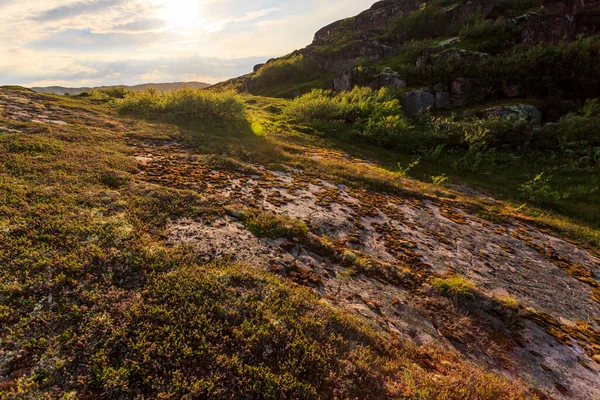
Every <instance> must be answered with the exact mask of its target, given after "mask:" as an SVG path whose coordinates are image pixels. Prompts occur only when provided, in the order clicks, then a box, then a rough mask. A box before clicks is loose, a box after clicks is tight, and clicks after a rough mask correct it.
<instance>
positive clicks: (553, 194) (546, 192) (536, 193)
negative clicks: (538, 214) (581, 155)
mask: <svg viewBox="0 0 600 400" xmlns="http://www.w3.org/2000/svg"><path fill="white" fill-rule="evenodd" d="M519 193H520V194H521V197H522V198H523V199H525V200H528V201H530V202H532V203H534V204H538V205H541V206H552V205H554V204H556V203H557V202H558V201H560V200H563V199H566V198H568V195H567V194H561V193H560V192H558V191H556V190H554V189H552V186H550V178H549V177H545V176H544V173H543V172H542V173H540V174H538V175H537V176H536V177H535V178H533V179H532V180H530V181H529V182H526V183H524V184H523V185H521V187H520V188H519Z"/></svg>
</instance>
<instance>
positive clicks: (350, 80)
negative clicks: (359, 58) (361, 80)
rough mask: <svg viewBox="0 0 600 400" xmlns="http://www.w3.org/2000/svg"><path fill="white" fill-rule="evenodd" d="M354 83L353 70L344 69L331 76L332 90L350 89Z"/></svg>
mask: <svg viewBox="0 0 600 400" xmlns="http://www.w3.org/2000/svg"><path fill="white" fill-rule="evenodd" d="M354 85H355V79H354V73H353V71H344V72H342V73H341V74H339V75H337V76H336V77H335V78H333V90H335V91H337V92H343V91H346V90H352V88H353V87H354Z"/></svg>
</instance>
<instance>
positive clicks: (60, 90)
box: [31, 82, 211, 96]
mask: <svg viewBox="0 0 600 400" xmlns="http://www.w3.org/2000/svg"><path fill="white" fill-rule="evenodd" d="M117 86H123V87H124V88H126V89H127V90H131V91H133V92H140V91H143V90H146V89H148V88H149V87H153V88H155V89H158V90H163V91H166V92H168V91H171V90H177V89H181V88H183V87H189V88H192V89H204V88H207V87H209V86H211V85H210V84H208V83H204V82H173V83H143V84H141V85H133V86H126V85H115V86H98V87H79V88H68V87H62V86H47V87H32V88H31V90H33V91H35V92H38V93H54V94H69V95H72V96H75V95H78V94H81V93H84V92H89V91H90V90H94V89H106V88H111V87H117Z"/></svg>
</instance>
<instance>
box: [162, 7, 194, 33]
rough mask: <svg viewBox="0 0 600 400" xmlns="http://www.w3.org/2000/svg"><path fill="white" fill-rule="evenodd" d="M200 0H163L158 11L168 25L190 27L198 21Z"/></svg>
mask: <svg viewBox="0 0 600 400" xmlns="http://www.w3.org/2000/svg"><path fill="white" fill-rule="evenodd" d="M201 1H202V0H163V1H162V4H163V6H162V8H161V9H160V11H159V13H160V16H161V17H162V18H164V19H165V20H167V21H168V23H169V27H171V28H180V29H190V28H192V27H194V26H195V25H196V24H198V23H199V22H200V2H201Z"/></svg>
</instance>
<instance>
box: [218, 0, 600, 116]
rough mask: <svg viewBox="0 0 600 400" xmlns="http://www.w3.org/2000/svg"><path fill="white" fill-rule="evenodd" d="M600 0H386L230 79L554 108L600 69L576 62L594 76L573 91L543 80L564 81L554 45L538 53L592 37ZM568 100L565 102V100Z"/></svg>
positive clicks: (423, 102) (259, 87) (417, 106)
mask: <svg viewBox="0 0 600 400" xmlns="http://www.w3.org/2000/svg"><path fill="white" fill-rule="evenodd" d="M599 3H600V2H598V1H590V0H580V1H562V2H561V1H556V0H543V1H542V0H525V1H520V0H519V1H517V0H469V1H466V0H464V1H420V0H384V1H379V2H377V3H375V4H374V5H373V6H372V7H371V8H370V9H369V10H367V11H365V12H363V13H361V14H359V15H357V16H355V17H352V18H347V19H345V20H341V21H337V22H334V23H332V24H330V25H328V26H326V27H324V28H323V29H321V30H319V31H318V32H317V33H316V34H315V37H314V40H313V42H312V43H311V44H310V45H309V46H307V47H306V48H304V49H300V50H297V51H295V52H293V53H292V54H290V55H288V56H286V57H283V58H280V59H273V60H269V61H268V62H267V63H266V64H260V65H257V66H256V67H255V69H254V72H253V73H252V74H250V75H247V76H245V77H242V78H238V79H235V80H233V81H231V82H229V83H232V82H233V83H235V84H236V85H237V86H238V87H239V88H240V89H242V90H246V91H248V92H250V93H254V94H264V95H275V96H283V97H295V96H298V95H299V94H301V93H305V92H307V91H309V90H311V89H313V88H331V89H333V90H336V91H344V90H350V89H351V88H352V87H354V86H357V85H359V86H368V87H371V88H374V89H378V88H381V87H386V88H390V89H393V90H395V91H396V92H397V93H398V97H399V98H400V99H401V100H402V102H403V103H404V105H405V109H406V112H407V113H409V114H410V115H415V114H416V113H418V112H422V111H424V110H426V109H428V108H429V109H431V110H444V109H450V108H462V107H463V106H465V105H469V104H482V103H486V102H493V101H497V100H502V99H536V98H537V99H540V98H541V99H544V100H548V98H549V97H552V99H553V100H554V104H547V103H548V102H546V104H542V108H543V110H540V112H541V113H543V114H544V117H546V116H549V117H550V118H554V117H556V115H559V114H562V113H564V112H565V110H568V109H569V107H571V108H572V107H573V102H574V103H575V104H579V103H580V102H582V101H584V100H585V99H586V98H589V97H593V96H591V94H593V93H597V90H598V85H597V83H596V82H597V81H596V75H595V73H590V72H589V71H583V70H582V68H584V66H582V65H579V66H578V65H577V64H576V63H575V62H573V64H574V65H573V67H572V69H573V72H574V73H576V74H577V75H578V76H586V77H588V78H589V83H590V84H591V86H589V85H587V84H586V85H584V86H587V88H582V89H580V90H578V87H577V85H569V84H568V83H567V85H568V86H570V88H569V90H568V91H567V90H565V89H564V88H562V87H558V88H556V90H554V88H550V89H548V88H545V85H546V84H545V81H548V80H552V81H554V82H553V84H556V83H557V82H560V81H561V80H563V79H568V78H567V77H566V76H559V75H560V73H561V72H559V71H545V69H546V66H545V64H546V63H552V61H551V60H549V58H550V57H552V55H550V54H549V53H550V50H546V51H548V54H546V55H545V56H544V57H545V58H544V57H541V56H536V55H535V54H534V53H535V52H536V51H537V50H536V49H538V48H539V46H544V45H550V46H555V50H553V51H554V52H555V53H559V52H562V51H565V48H564V43H566V42H571V43H581V41H582V40H584V39H583V38H594V37H595V35H596V33H597V29H598V21H599V20H600V11H599V10H600V6H599ZM561 44H562V45H561ZM561 46H563V47H561ZM573 57H574V55H573ZM542 58H544V59H542ZM582 62H586V61H583V60H582ZM536 64H538V65H536ZM536 69H537V70H539V72H540V73H541V74H542V75H544V74H545V73H547V74H546V75H550V76H546V77H545V78H544V79H540V81H539V82H533V81H532V80H531V79H529V78H528V77H527V76H524V74H523V73H524V72H525V71H528V72H529V73H531V74H536V73H537V72H538V71H536ZM545 89H548V90H545ZM550 92H552V93H550ZM560 100H564V102H563V103H562V104H559V103H560ZM541 113H540V116H541Z"/></svg>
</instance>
